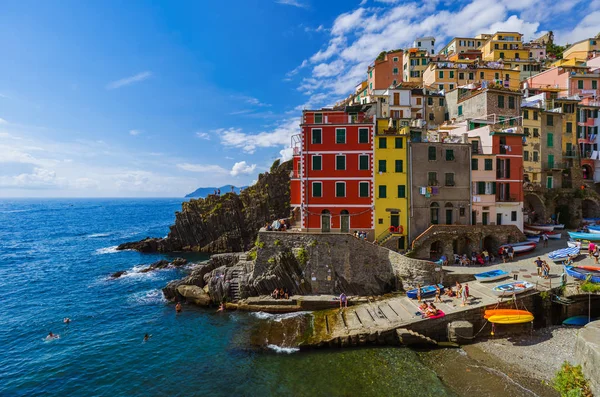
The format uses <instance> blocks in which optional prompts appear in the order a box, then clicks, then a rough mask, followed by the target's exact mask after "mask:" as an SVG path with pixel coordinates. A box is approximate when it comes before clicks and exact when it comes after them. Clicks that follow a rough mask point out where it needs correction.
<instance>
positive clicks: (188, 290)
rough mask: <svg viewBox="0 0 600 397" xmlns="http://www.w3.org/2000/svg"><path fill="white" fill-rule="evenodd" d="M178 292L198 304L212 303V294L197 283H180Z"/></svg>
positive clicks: (187, 299) (206, 304)
mask: <svg viewBox="0 0 600 397" xmlns="http://www.w3.org/2000/svg"><path fill="white" fill-rule="evenodd" d="M177 292H178V293H179V294H180V295H181V296H182V297H184V298H185V299H186V301H188V302H191V303H193V304H195V305H198V306H209V305H210V304H211V302H212V301H211V299H210V296H209V295H208V294H207V293H206V292H204V290H203V289H202V288H200V287H198V286H196V285H180V286H178V287H177Z"/></svg>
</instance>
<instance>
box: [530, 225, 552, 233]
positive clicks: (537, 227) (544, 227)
mask: <svg viewBox="0 0 600 397" xmlns="http://www.w3.org/2000/svg"><path fill="white" fill-rule="evenodd" d="M525 227H526V228H527V229H533V230H541V231H544V232H551V231H553V230H554V225H525Z"/></svg>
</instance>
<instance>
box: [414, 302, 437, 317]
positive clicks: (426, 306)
mask: <svg viewBox="0 0 600 397" xmlns="http://www.w3.org/2000/svg"><path fill="white" fill-rule="evenodd" d="M419 313H421V315H422V316H423V317H435V316H437V315H438V314H440V311H439V310H438V308H437V307H435V305H434V304H433V303H432V302H429V303H425V302H422V303H421V304H420V305H419Z"/></svg>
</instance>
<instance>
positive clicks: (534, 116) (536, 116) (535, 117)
mask: <svg viewBox="0 0 600 397" xmlns="http://www.w3.org/2000/svg"><path fill="white" fill-rule="evenodd" d="M533 119H534V120H537V119H538V112H533Z"/></svg>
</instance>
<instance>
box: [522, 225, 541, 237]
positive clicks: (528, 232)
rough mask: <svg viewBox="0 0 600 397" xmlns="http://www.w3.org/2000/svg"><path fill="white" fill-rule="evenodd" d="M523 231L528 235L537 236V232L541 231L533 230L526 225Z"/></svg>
mask: <svg viewBox="0 0 600 397" xmlns="http://www.w3.org/2000/svg"><path fill="white" fill-rule="evenodd" d="M523 233H525V234H528V235H530V236H537V235H538V234H540V233H541V230H533V229H529V228H527V227H524V228H523Z"/></svg>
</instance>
